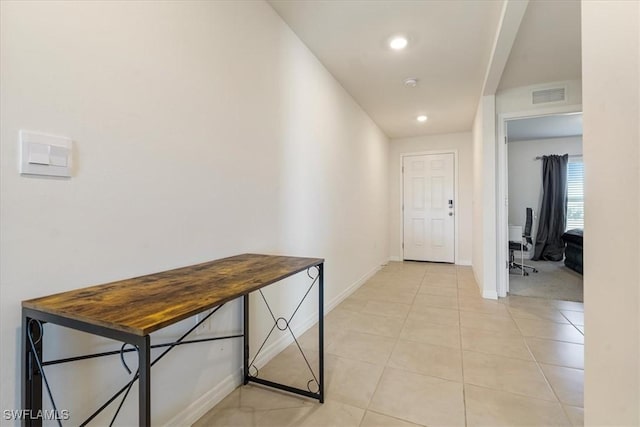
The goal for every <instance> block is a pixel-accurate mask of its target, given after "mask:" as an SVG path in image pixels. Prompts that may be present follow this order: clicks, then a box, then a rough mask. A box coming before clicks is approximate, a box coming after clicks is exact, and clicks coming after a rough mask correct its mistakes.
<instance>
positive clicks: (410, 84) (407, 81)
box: [404, 77, 418, 87]
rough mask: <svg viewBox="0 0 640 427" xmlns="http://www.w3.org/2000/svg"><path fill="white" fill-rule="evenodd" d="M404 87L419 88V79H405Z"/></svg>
mask: <svg viewBox="0 0 640 427" xmlns="http://www.w3.org/2000/svg"><path fill="white" fill-rule="evenodd" d="M404 85H405V86H407V87H416V86H418V79H416V78H413V77H409V78H408V79H404Z"/></svg>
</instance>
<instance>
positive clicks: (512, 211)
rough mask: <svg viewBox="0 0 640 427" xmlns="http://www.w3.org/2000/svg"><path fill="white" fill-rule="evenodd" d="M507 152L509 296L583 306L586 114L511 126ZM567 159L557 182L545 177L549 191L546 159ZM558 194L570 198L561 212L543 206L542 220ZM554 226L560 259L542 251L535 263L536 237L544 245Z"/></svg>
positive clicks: (519, 121) (561, 202) (513, 122)
mask: <svg viewBox="0 0 640 427" xmlns="http://www.w3.org/2000/svg"><path fill="white" fill-rule="evenodd" d="M507 147H508V176H509V179H508V185H509V199H508V203H509V218H508V219H509V245H510V247H509V263H510V269H509V273H510V274H509V276H508V277H509V288H508V289H509V294H510V295H520V296H530V297H536V298H547V299H556V300H565V301H576V302H582V301H583V281H582V274H583V267H582V264H583V253H582V230H583V229H584V164H583V160H582V114H581V113H575V114H561V115H550V116H541V117H535V118H526V119H514V120H510V121H508V122H507ZM564 154H566V155H567V159H566V164H564V166H563V168H562V170H558V176H557V177H549V176H548V177H547V178H548V179H547V181H546V182H548V185H549V187H545V186H544V185H543V183H544V182H545V177H544V174H543V171H544V170H545V166H544V161H545V159H544V157H545V156H550V155H557V156H562V155H564ZM560 160H562V159H560ZM551 173H552V171H548V174H551ZM558 186H559V188H556V187H558ZM556 191H557V192H560V193H561V194H562V195H564V194H565V193H566V201H564V200H559V203H558V206H550V205H548V204H545V205H544V208H545V210H546V212H545V213H544V214H542V213H541V209H542V207H543V196H544V194H545V193H547V194H551V193H554V192H556ZM554 213H555V214H556V215H555V217H553V214H554ZM552 217H553V218H552ZM541 219H544V220H545V221H546V222H547V224H546V225H545V226H546V227H547V229H545V230H544V231H543V230H541V231H538V230H539V227H540V221H541ZM553 226H555V227H559V228H558V229H557V230H555V231H554V232H555V235H556V236H560V239H559V241H557V242H556V246H558V247H556V248H555V250H556V253H555V254H552V255H548V254H543V249H544V248H542V247H540V248H539V254H538V256H537V259H534V256H535V252H536V243H537V242H538V237H539V236H541V237H542V238H544V239H545V240H546V238H547V236H548V235H549V233H550V232H549V230H548V228H549V227H553ZM556 239H557V237H556ZM558 243H559V245H558ZM558 251H559V253H558Z"/></svg>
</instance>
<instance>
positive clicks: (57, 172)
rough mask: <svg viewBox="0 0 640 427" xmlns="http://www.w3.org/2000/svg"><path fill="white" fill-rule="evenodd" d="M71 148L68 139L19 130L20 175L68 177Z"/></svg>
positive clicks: (69, 174) (70, 142)
mask: <svg viewBox="0 0 640 427" xmlns="http://www.w3.org/2000/svg"><path fill="white" fill-rule="evenodd" d="M71 147H72V141H71V140H70V139H69V138H65V137H62V136H53V135H46V134H42V133H37V132H28V131H24V130H21V131H20V166H19V170H20V173H21V174H27V175H44V176H62V177H70V176H71V166H72V158H71V154H72V150H71Z"/></svg>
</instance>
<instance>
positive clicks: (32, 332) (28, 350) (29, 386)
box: [21, 310, 43, 427]
mask: <svg viewBox="0 0 640 427" xmlns="http://www.w3.org/2000/svg"><path fill="white" fill-rule="evenodd" d="M32 320H33V319H32V318H31V317H29V316H28V315H27V314H26V313H25V312H24V310H23V313H22V372H21V377H22V387H21V390H22V409H25V410H27V411H28V412H26V413H27V414H37V413H38V411H39V410H41V409H42V375H41V374H40V371H39V369H38V365H37V363H36V358H38V360H42V338H43V337H42V330H40V329H39V328H38V327H37V324H36V323H35V322H32ZM32 343H33V344H32ZM34 348H35V351H36V354H34V353H33V350H34ZM22 426H23V427H40V426H42V419H41V418H33V419H32V418H31V417H30V416H24V418H23V419H22Z"/></svg>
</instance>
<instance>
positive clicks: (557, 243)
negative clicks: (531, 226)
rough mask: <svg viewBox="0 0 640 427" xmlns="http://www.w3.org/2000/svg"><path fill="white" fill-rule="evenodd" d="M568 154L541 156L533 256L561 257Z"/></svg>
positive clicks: (562, 254)
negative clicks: (539, 190) (540, 203)
mask: <svg viewBox="0 0 640 427" xmlns="http://www.w3.org/2000/svg"><path fill="white" fill-rule="evenodd" d="M568 160H569V156H568V155H567V154H565V155H563V156H556V155H551V156H543V157H542V191H543V194H542V205H541V206H540V216H539V220H538V232H537V233H536V247H535V251H534V252H533V259H534V260H536V261H538V260H541V259H542V260H547V261H562V259H563V258H564V242H563V241H562V235H563V234H564V230H565V227H566V224H567V162H568Z"/></svg>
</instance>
